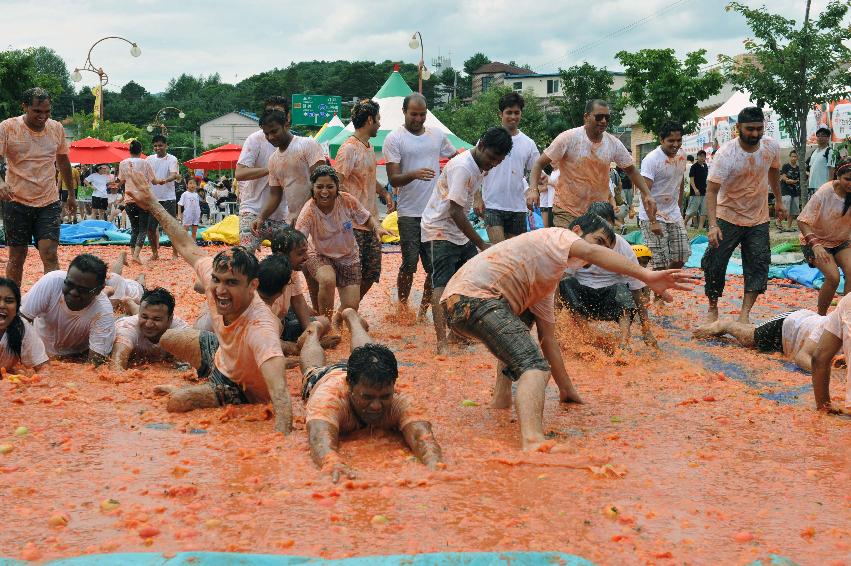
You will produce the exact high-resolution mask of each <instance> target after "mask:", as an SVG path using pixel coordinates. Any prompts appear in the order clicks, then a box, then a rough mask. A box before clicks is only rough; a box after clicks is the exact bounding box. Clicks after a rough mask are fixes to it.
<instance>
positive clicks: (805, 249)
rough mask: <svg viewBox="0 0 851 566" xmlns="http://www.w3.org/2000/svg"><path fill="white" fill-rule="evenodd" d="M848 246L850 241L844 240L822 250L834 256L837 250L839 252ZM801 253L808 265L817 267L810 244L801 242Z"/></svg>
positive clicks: (850, 243)
mask: <svg viewBox="0 0 851 566" xmlns="http://www.w3.org/2000/svg"><path fill="white" fill-rule="evenodd" d="M849 246H851V241H845V242H843V243H841V244H839V245H838V246H835V247H833V248H824V251H826V252H827V253H829V254H830V255H832V256H835V255H836V254H838V253H839V252H841V251H842V250H844V249H846V248H847V247H849ZM801 253H803V254H804V259H805V260H807V263H808V264H810V267H818V265H816V256H815V254H813V247H812V246H806V245H803V244H802V245H801Z"/></svg>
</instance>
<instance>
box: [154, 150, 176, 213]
mask: <svg viewBox="0 0 851 566" xmlns="http://www.w3.org/2000/svg"><path fill="white" fill-rule="evenodd" d="M148 163H150V164H151V168H153V170H154V174H155V175H156V176H157V179H166V178H168V177H171V176H172V175H174V174H175V173H178V172H179V171H180V169H179V167H178V164H177V158H176V157H175V156H173V155H172V154H170V153H166V154H165V157H157V156H156V154H154V155H149V156H148ZM152 187H153V189H154V196H155V197H157V200H159V201H163V200H177V194H176V193H175V192H174V181H169V182H168V183H166V184H164V185H152Z"/></svg>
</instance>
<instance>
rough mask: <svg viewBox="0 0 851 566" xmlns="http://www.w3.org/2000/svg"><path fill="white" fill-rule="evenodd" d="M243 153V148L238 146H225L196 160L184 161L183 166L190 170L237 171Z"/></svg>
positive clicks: (230, 144) (210, 151)
mask: <svg viewBox="0 0 851 566" xmlns="http://www.w3.org/2000/svg"><path fill="white" fill-rule="evenodd" d="M241 153H242V146H239V145H236V144H232V143H229V144H225V145H223V146H221V147H217V148H215V149H210V150H208V151H205V152H204V153H202V154H201V155H199V156H198V157H196V158H195V159H190V160H189V161H184V162H183V164H184V165H186V167H188V168H189V169H204V170H207V171H209V170H215V169H235V168H236V163H237V161H239V155H240V154H241Z"/></svg>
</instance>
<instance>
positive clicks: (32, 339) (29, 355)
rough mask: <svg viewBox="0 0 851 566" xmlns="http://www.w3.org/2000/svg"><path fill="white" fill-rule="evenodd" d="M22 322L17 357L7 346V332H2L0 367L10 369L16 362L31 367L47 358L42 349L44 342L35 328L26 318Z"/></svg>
mask: <svg viewBox="0 0 851 566" xmlns="http://www.w3.org/2000/svg"><path fill="white" fill-rule="evenodd" d="M23 323H24V339H23V341H22V342H21V356H20V357H18V356H17V355H15V353H14V352H12V349H11V348H9V333H8V332H4V333H3V338H2V339H0V367H2V368H6V369H7V370H10V369H12V368H14V367H15V366H17V365H18V364H20V365H22V366H24V367H27V368H33V367H35V366H37V365H40V364H43V363H44V362H46V361H47V360H48V357H47V352H46V351H45V349H44V343H43V342H42V341H41V338H39V336H38V332H36V330H35V328H33V326H32V324H30V323H29V321H27V320H23Z"/></svg>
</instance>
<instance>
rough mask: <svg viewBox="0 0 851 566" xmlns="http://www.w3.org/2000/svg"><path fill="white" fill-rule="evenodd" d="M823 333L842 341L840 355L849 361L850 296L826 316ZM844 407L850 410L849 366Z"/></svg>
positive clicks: (850, 345)
mask: <svg viewBox="0 0 851 566" xmlns="http://www.w3.org/2000/svg"><path fill="white" fill-rule="evenodd" d="M824 332H830V333H831V334H833V335H834V336H836V337H837V338H839V339H841V340H842V353H843V354H845V359H846V360H851V295H845V296H844V297H843V298H842V300H841V301H839V304H838V305H836V310H835V311H833V312H832V313H830V314H828V315H827V320H826V321H825V323H824ZM845 382H846V390H845V407H846V408H847V409H851V364H849V365H848V369H847V370H846V374H845Z"/></svg>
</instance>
